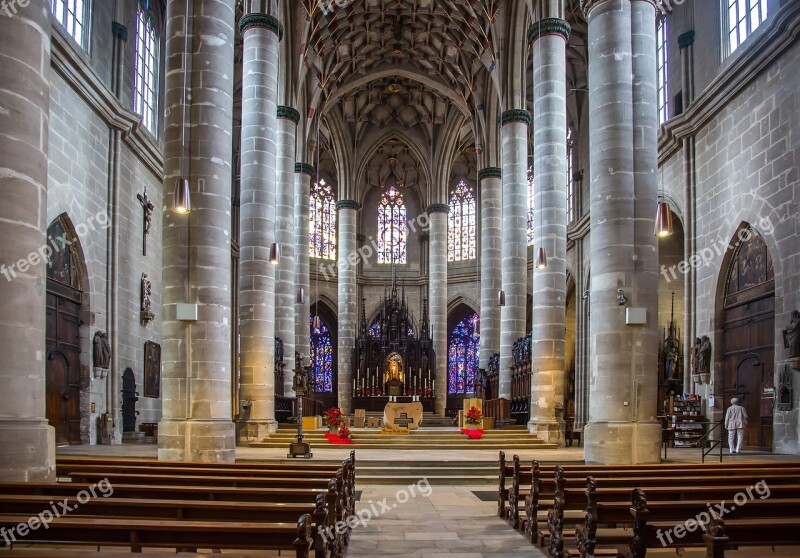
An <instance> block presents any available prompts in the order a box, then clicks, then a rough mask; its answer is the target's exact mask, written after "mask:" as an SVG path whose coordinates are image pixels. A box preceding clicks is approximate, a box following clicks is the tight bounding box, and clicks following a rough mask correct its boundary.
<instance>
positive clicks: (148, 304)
mask: <svg viewBox="0 0 800 558" xmlns="http://www.w3.org/2000/svg"><path fill="white" fill-rule="evenodd" d="M152 295H153V286H152V284H151V283H150V279H149V278H148V277H147V273H142V307H141V308H142V312H141V322H142V325H147V323H148V322H150V321H151V320H152V319H153V318H155V314H153V303H152V300H151V297H152Z"/></svg>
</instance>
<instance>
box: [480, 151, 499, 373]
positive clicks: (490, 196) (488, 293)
mask: <svg viewBox="0 0 800 558" xmlns="http://www.w3.org/2000/svg"><path fill="white" fill-rule="evenodd" d="M500 176H501V172H500V169H499V168H498V167H487V168H485V169H482V170H481V171H480V172H479V173H478V180H480V189H481V190H480V201H481V207H480V215H481V244H480V252H479V253H480V260H481V321H480V324H481V337H480V353H479V357H478V362H479V363H480V367H481V368H486V367H487V366H489V359H490V358H491V356H492V355H493V354H494V353H497V352H499V351H500V308H499V307H498V306H497V291H499V290H500V289H502V288H503V286H502V285H503V283H502V273H501V267H500V266H501V265H502V261H503V259H502V217H501V214H502V208H503V191H502V184H501V179H500Z"/></svg>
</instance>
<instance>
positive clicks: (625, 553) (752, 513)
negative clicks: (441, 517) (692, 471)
mask: <svg viewBox="0 0 800 558" xmlns="http://www.w3.org/2000/svg"><path fill="white" fill-rule="evenodd" d="M770 488H771V487H770ZM756 502H759V500H748V501H747V503H746V504H743V505H741V506H739V507H737V508H736V509H735V510H732V511H731V512H730V514H731V517H733V516H734V515H736V516H737V518H734V519H722V518H715V519H712V520H711V521H710V522H709V525H708V527H707V531H708V532H707V533H705V534H704V533H703V530H702V529H700V528H695V529H694V530H692V531H689V530H688V529H683V530H682V533H683V535H682V536H681V537H680V539H678V540H675V541H674V542H670V541H667V540H665V539H666V538H667V537H666V535H665V533H667V532H668V531H670V530H676V525H680V524H684V523H685V522H686V520H687V519H691V518H693V517H694V516H696V515H697V514H698V513H701V512H702V510H701V509H700V508H697V510H696V513H695V514H694V515H692V513H691V512H692V511H695V510H690V509H686V508H684V509H683V510H681V509H674V510H671V511H670V510H660V511H657V512H653V511H651V509H650V508H651V506H650V504H648V502H647V498H646V496H645V494H644V491H642V490H639V489H634V491H633V493H632V496H631V507H630V513H631V515H632V519H633V534H632V536H631V539H630V541H631V542H630V545H629V546H628V547H627V548H620V549H619V551H618V556H619V557H621V558H645V557H646V555H647V549H648V548H674V547H693V546H694V547H697V546H704V547H706V553H707V554H706V556H707V558H723V557H724V555H725V554H724V553H725V549H726V548H727V547H728V546H732V547H734V548H739V547H743V546H745V547H746V546H794V545H800V500H798V499H796V498H795V499H791V501H789V502H784V503H782V504H780V503H779V504H778V505H777V506H775V507H771V506H770V504H772V499H771V498H770V499H768V500H761V501H760V502H763V503H762V504H756ZM704 504H705V502H702V503H701V505H703V509H705V510H706V511H707V508H705V506H704ZM753 504H756V505H755V506H753ZM654 509H655V508H654ZM726 517H727V514H726ZM676 531H677V530H676ZM665 543H666V544H665Z"/></svg>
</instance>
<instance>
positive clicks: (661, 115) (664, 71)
mask: <svg viewBox="0 0 800 558" xmlns="http://www.w3.org/2000/svg"><path fill="white" fill-rule="evenodd" d="M668 48H669V28H668V27H667V17H666V16H662V17H659V18H658V21H657V22H656V62H657V63H658V123H659V124H663V123H664V122H666V121H667V119H668V118H669V88H668V85H669V84H668V82H669V66H668V65H667V62H668V52H669V51H668Z"/></svg>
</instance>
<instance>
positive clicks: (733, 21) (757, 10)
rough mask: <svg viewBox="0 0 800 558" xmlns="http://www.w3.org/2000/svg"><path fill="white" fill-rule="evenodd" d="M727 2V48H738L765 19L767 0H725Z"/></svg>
mask: <svg viewBox="0 0 800 558" xmlns="http://www.w3.org/2000/svg"><path fill="white" fill-rule="evenodd" d="M725 1H726V2H727V3H728V11H727V17H728V48H729V49H730V50H729V52H733V51H735V50H736V49H737V48H739V45H741V44H742V43H743V42H744V41H745V40H746V39H747V37H749V36H750V34H751V33H753V31H755V30H756V29H757V28H758V26H759V25H761V24H762V23H764V20H766V19H767V4H768V1H767V0H725Z"/></svg>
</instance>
